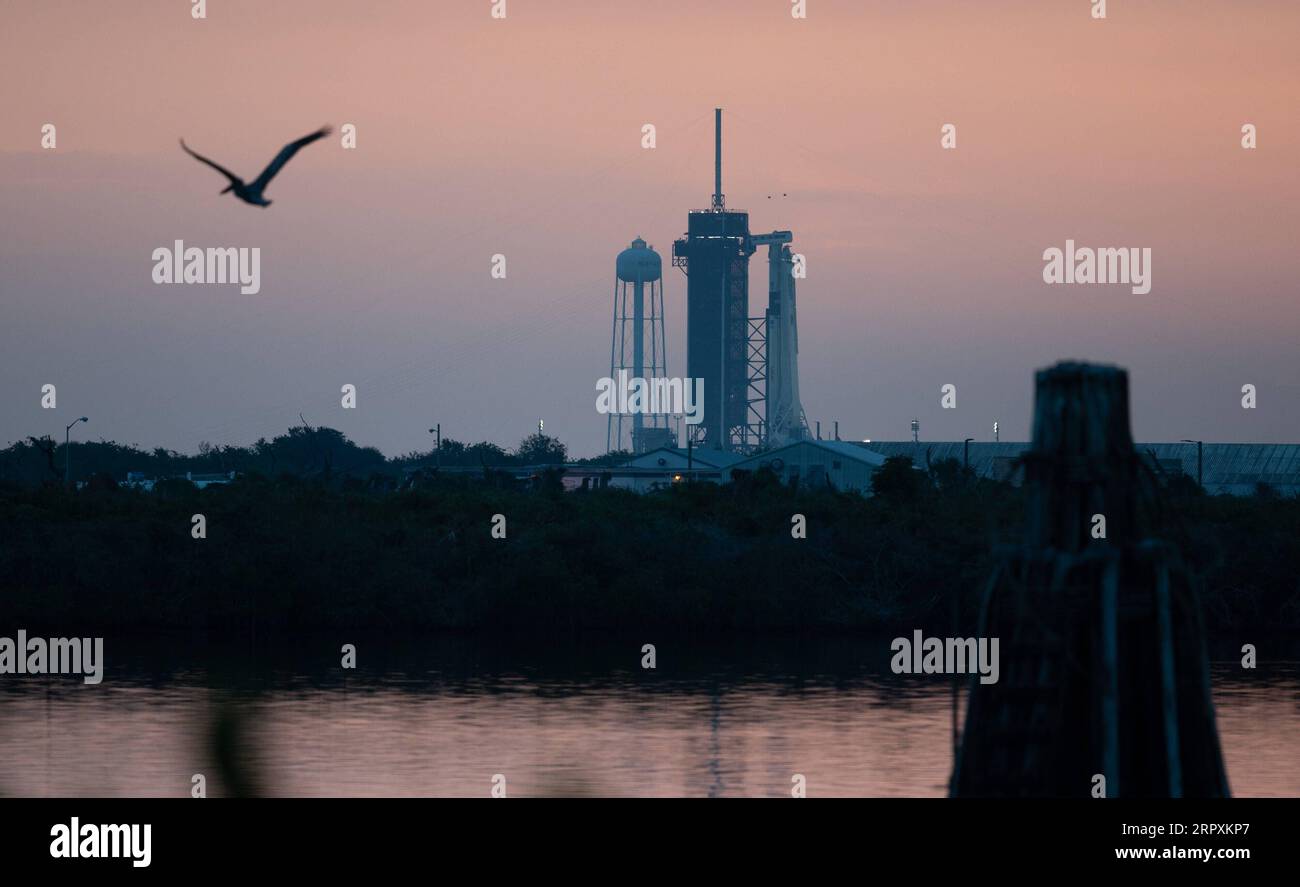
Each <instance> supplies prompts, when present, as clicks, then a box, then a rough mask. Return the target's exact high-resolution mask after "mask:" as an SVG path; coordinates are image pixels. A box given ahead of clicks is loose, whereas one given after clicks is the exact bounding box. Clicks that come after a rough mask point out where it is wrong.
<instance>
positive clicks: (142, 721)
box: [0, 637, 1300, 797]
mask: <svg viewBox="0 0 1300 887" xmlns="http://www.w3.org/2000/svg"><path fill="white" fill-rule="evenodd" d="M345 641H351V642H353V643H356V645H357V648H358V654H359V666H360V667H359V669H358V671H357V672H349V673H348V676H347V678H346V679H344V678H343V677H342V674H343V672H342V671H341V670H340V669H339V668H338V667H337V666H338V663H339V654H338V653H337V651H338V649H339V646H340V644H341V643H343V642H345ZM640 644H641V641H639V640H629V641H626V642H613V641H602V642H600V643H599V644H595V645H593V644H591V643H589V642H587V641H583V640H575V639H567V638H566V639H563V640H562V641H557V643H555V644H541V645H539V644H536V643H533V644H526V643H522V644H521V643H515V642H510V641H501V640H492V641H489V640H485V639H477V640H465V639H448V638H436V639H432V640H430V639H423V640H420V641H418V642H414V641H407V642H399V643H394V642H393V641H391V640H389V639H374V640H365V639H347V638H339V639H333V638H324V639H312V640H302V639H298V640H295V641H294V642H292V643H268V642H267V641H265V640H263V641H261V642H260V644H259V646H258V647H257V650H256V653H253V652H250V650H251V649H252V646H251V643H249V644H245V645H244V648H243V649H233V650H232V649H230V648H229V647H217V646H211V645H207V644H202V643H198V642H180V641H173V642H168V643H163V644H158V643H149V644H143V643H141V642H139V641H128V640H115V639H113V638H111V637H110V638H108V639H106V652H107V657H106V658H107V659H108V660H109V669H108V674H107V676H106V678H105V681H104V683H103V684H101V685H100V686H98V687H86V686H83V685H81V684H80V683H79V682H74V681H73V680H72V679H70V678H58V679H47V678H44V677H38V678H32V677H23V678H19V677H15V676H4V677H0V748H2V749H3V750H4V753H3V755H2V756H0V793H3V794H6V795H62V796H75V795H108V796H112V795H185V794H188V792H189V790H190V778H191V775H192V774H194V773H203V774H205V776H206V777H207V780H208V793H209V795H210V796H217V795H220V794H222V793H224V791H225V789H226V785H227V782H228V780H227V779H226V777H225V776H224V775H223V774H225V773H226V772H227V771H225V770H223V769H222V767H221V766H220V765H219V764H218V763H217V761H218V758H219V757H221V756H220V755H218V754H217V753H215V752H214V750H213V744H212V742H211V736H212V735H213V734H214V732H219V731H215V730H214V729H213V725H214V724H216V723H224V724H226V725H228V726H229V725H231V724H233V725H234V728H235V729H234V730H233V732H234V735H237V736H238V737H239V739H238V740H237V741H236V743H235V748H237V751H236V752H235V753H234V755H233V758H234V760H235V767H236V769H237V771H238V772H239V773H241V774H244V775H245V776H246V777H251V778H253V779H255V780H256V784H257V785H259V786H260V790H261V791H262V792H264V793H267V794H272V795H293V796H300V795H465V796H480V797H482V796H486V795H487V794H488V793H489V789H490V787H491V779H492V777H493V774H498V773H500V774H503V775H504V776H505V778H506V785H507V790H508V793H509V794H510V795H514V796H523V795H531V794H551V795H554V794H583V793H588V794H602V795H694V796H709V795H713V796H723V795H745V796H752V795H773V796H776V795H781V796H788V795H789V792H790V786H791V776H792V774H795V773H801V774H803V775H804V776H805V777H806V778H807V783H808V794H809V796H833V795H874V796H941V795H943V794H944V793H945V791H946V782H947V778H948V773H949V768H950V766H951V763H952V746H951V742H952V733H951V730H952V720H951V718H952V696H951V692H952V691H951V686H950V684H948V683H947V682H945V681H942V680H939V679H934V678H929V679H911V678H903V677H900V676H895V675H893V674H891V673H890V672H889V671H888V668H887V663H888V658H887V657H888V638H883V639H879V640H874V639H873V640H867V641H864V640H862V639H854V640H846V639H837V640H834V641H818V642H815V643H813V642H807V641H798V642H794V641H789V640H782V639H775V640H769V641H752V640H751V641H747V642H735V641H718V640H717V639H715V638H695V639H674V640H666V639H661V640H660V642H659V643H658V645H657V648H658V649H657V653H658V666H659V667H658V668H657V669H656V670H655V671H653V672H648V671H643V670H642V669H641V668H640V667H639V661H640V655H641V654H640ZM127 651H129V653H128V652H127ZM196 663H203V664H204V667H202V668H197V667H195V664H196ZM1214 697H1215V701H1216V704H1217V706H1218V718H1219V729H1220V733H1221V736H1222V740H1223V745H1224V750H1225V756H1226V759H1227V766H1228V775H1229V778H1230V780H1231V783H1232V789H1233V793H1234V794H1236V795H1238V796H1290V797H1295V796H1300V754H1297V742H1300V740H1298V739H1297V737H1300V663H1296V662H1294V661H1293V662H1289V663H1286V664H1283V665H1281V666H1273V667H1271V668H1270V670H1269V671H1267V672H1261V673H1259V674H1258V675H1256V676H1254V677H1251V678H1249V679H1247V678H1243V676H1242V672H1241V671H1240V669H1238V668H1236V667H1235V663H1233V662H1230V661H1229V662H1221V663H1216V665H1215V668H1214ZM963 710H964V707H963ZM232 719H233V720H232Z"/></svg>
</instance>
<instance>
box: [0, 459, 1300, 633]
mask: <svg viewBox="0 0 1300 887" xmlns="http://www.w3.org/2000/svg"><path fill="white" fill-rule="evenodd" d="M489 479H490V478H489ZM550 480H551V481H552V482H551V483H545V484H540V485H536V484H535V485H532V486H531V487H530V488H529V489H523V488H520V487H518V486H516V485H515V484H514V483H513V481H511V480H509V479H507V478H497V479H496V482H485V480H484V479H483V478H482V477H473V476H464V475H447V474H446V473H442V474H433V473H429V474H423V473H422V474H420V475H417V476H416V478H415V481H414V483H413V484H411V485H410V487H409V488H408V489H407V490H406V491H405V492H399V493H393V492H383V491H380V490H378V489H376V488H375V487H374V486H373V485H372V484H370V483H368V482H367V480H365V479H364V478H363V477H360V476H342V477H340V476H339V475H337V474H335V475H330V476H328V477H326V476H319V475H318V476H316V477H312V478H303V477H298V476H295V475H292V474H288V473H283V472H282V473H280V474H278V475H277V476H275V477H271V476H268V475H267V474H264V473H261V472H251V471H250V472H248V473H247V474H245V475H244V476H243V477H241V478H240V479H239V480H237V481H236V482H235V483H233V484H231V485H229V486H224V487H212V488H208V489H205V490H198V489H195V488H194V487H193V486H192V485H190V484H186V483H183V482H177V483H172V484H168V485H164V486H163V487H161V488H159V489H156V490H155V492H153V493H143V492H140V491H136V490H131V489H122V488H118V487H115V486H108V485H106V486H103V487H93V486H92V487H88V488H85V489H82V490H80V491H78V492H75V493H73V492H70V491H68V490H66V489H63V488H62V487H60V486H59V485H56V484H51V485H46V486H40V487H34V488H33V487H21V486H16V485H8V486H0V600H3V601H4V610H5V623H6V624H9V625H11V626H22V627H25V628H28V629H30V630H38V629H48V630H57V631H60V632H70V631H74V630H77V629H78V628H79V627H82V626H87V627H118V628H120V629H122V630H140V629H152V628H192V629H215V630H221V631H235V632H240V631H248V632H250V633H256V632H259V631H265V630H277V629H282V630H294V629H318V628H340V629H348V628H352V629H361V628H369V629H384V630H405V629H431V628H437V629H498V628H517V629H525V630H528V631H533V632H536V631H567V630H574V629H636V630H641V629H648V628H655V627H662V628H668V629H687V630H703V631H712V630H728V629H731V630H781V631H797V632H802V633H819V632H826V631H839V630H857V629H868V628H870V629H875V628H886V627H888V628H891V629H907V630H911V629H913V628H923V629H927V630H932V631H935V632H940V630H942V632H941V633H943V634H947V633H948V631H947V629H948V628H949V627H950V626H951V625H952V620H953V618H954V615H953V614H954V607H955V611H956V614H957V617H956V618H957V619H958V620H959V623H960V625H961V629H960V630H961V631H964V632H970V631H973V627H974V619H975V616H976V613H977V609H978V602H979V598H980V594H981V592H982V590H983V587H984V583H985V581H986V579H987V577H988V575H989V572H990V570H991V568H992V565H993V560H992V558H993V551H994V548H995V546H996V545H998V544H999V543H1014V542H1018V541H1019V540H1020V539H1022V538H1023V525H1022V521H1023V514H1024V502H1023V493H1022V491H1021V490H1020V489H1018V488H1015V487H1012V486H1009V485H1005V484H998V483H994V482H991V481H987V480H976V479H975V478H973V477H971V476H970V475H969V474H967V473H964V472H963V471H962V469H961V468H960V466H959V465H957V464H956V463H951V462H945V463H938V464H936V465H934V466H931V467H930V470H928V471H926V472H921V471H915V470H913V469H912V467H911V466H910V464H908V463H907V460H891V461H890V462H889V463H887V465H886V467H885V468H884V469H882V470H881V471H880V472H878V473H877V475H876V485H875V492H876V495H875V496H873V497H870V498H864V497H861V496H858V495H855V494H846V493H839V492H836V491H834V490H828V489H825V488H823V489H797V488H795V489H792V488H790V487H787V486H785V485H782V484H781V483H779V482H778V480H777V479H776V478H775V477H774V476H772V475H771V474H770V473H766V472H760V473H758V474H756V475H751V476H743V477H740V478H738V479H737V481H736V482H734V483H731V484H727V485H723V486H717V485H713V484H679V485H675V486H673V487H672V488H670V489H667V490H663V491H659V492H655V493H651V494H645V495H638V494H634V493H630V492H626V491H620V490H616V489H605V490H590V491H578V492H571V493H563V492H560V485H559V483H558V480H556V478H555V476H554V475H552V476H551V478H550ZM1165 504H1166V506H1167V508H1166V511H1168V512H1169V513H1171V514H1174V515H1177V518H1178V524H1179V526H1178V527H1177V528H1176V532H1174V530H1172V529H1171V531H1170V533H1171V537H1172V538H1174V539H1175V541H1177V542H1178V544H1179V546H1180V548H1181V549H1182V550H1183V552H1184V555H1185V556H1186V557H1187V558H1188V559H1189V560H1191V561H1192V563H1193V565H1194V567H1195V568H1196V569H1197V570H1198V571H1199V572H1200V573H1201V575H1202V576H1203V577H1204V579H1205V588H1206V593H1205V610H1206V613H1207V616H1208V618H1207V624H1208V625H1209V627H1210V630H1211V633H1212V634H1220V635H1223V636H1228V635H1229V633H1231V632H1233V631H1236V630H1237V629H1239V628H1242V627H1246V626H1258V627H1265V628H1273V629H1285V628H1295V627H1297V626H1300V595H1298V585H1297V576H1296V569H1295V567H1296V564H1297V563H1300V500H1296V499H1277V498H1269V499H1265V498H1254V499H1247V498H1231V497H1208V496H1204V495H1201V494H1200V492H1199V491H1198V490H1195V489H1192V488H1188V487H1186V486H1184V487H1182V488H1177V489H1173V490H1170V491H1168V492H1167V501H1166V503H1165ZM198 514H201V515H203V517H204V521H205V525H206V538H199V539H196V538H194V537H193V534H192V528H193V526H194V523H193V516H194V515H198ZM496 515H500V516H501V519H503V520H504V525H503V526H504V532H505V538H504V539H501V538H494V536H493V533H492V528H493V526H494V525H501V519H495V520H494V516H496ZM794 515H803V516H804V519H805V520H806V526H807V533H806V538H803V539H796V538H794V537H793V534H792V528H793V527H794V523H792V518H793V516H794Z"/></svg>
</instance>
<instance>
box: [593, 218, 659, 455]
mask: <svg viewBox="0 0 1300 887" xmlns="http://www.w3.org/2000/svg"><path fill="white" fill-rule="evenodd" d="M647 297H648V298H647ZM609 355H610V356H609V375H610V378H611V379H613V380H614V386H615V391H616V392H617V391H618V390H620V389H623V388H625V387H626V386H630V385H631V384H632V382H633V380H635V379H644V380H647V383H648V381H649V380H650V379H653V378H655V377H663V376H666V375H667V373H668V367H667V363H668V359H667V356H666V354H665V350H664V286H663V261H662V260H661V259H660V258H659V254H658V253H657V252H655V251H654V250H653V249H651V248H650V247H648V246H646V242H645V241H644V240H642V239H641V238H640V237H638V238H637V239H636V240H633V241H632V245H631V246H629V247H628V248H627V249H625V250H623V251H622V252H621V253H619V254H618V259H617V260H616V261H615V263H614V334H613V341H612V342H611V343H610V352H609ZM620 399H621V398H620ZM674 442H675V441H674V440H673V434H672V431H671V430H670V429H669V427H668V416H667V415H664V414H659V415H654V414H647V413H643V412H633V413H623V412H611V413H610V414H609V416H608V424H607V427H606V431H605V448H606V450H609V451H613V450H630V451H632V452H633V453H638V454H639V453H644V452H647V451H648V450H653V449H655V448H656V447H661V446H666V445H669V444H672V443H674Z"/></svg>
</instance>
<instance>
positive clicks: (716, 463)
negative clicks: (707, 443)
mask: <svg viewBox="0 0 1300 887" xmlns="http://www.w3.org/2000/svg"><path fill="white" fill-rule="evenodd" d="M743 459H744V457H743V456H741V455H739V454H737V453H726V452H723V451H722V450H711V449H698V450H697V449H694V448H692V449H690V450H686V449H683V448H681V447H659V448H658V449H654V450H650V451H649V452H646V453H642V454H641V455H639V456H636V457H635V458H633V459H629V460H628V461H627V462H624V463H623V464H622V465H620V466H619V467H617V468H613V469H609V485H610V486H611V487H622V488H623V489H628V490H635V491H637V492H638V493H645V492H648V491H650V490H653V489H657V488H660V487H664V486H668V485H670V484H674V483H679V482H681V481H683V480H686V479H690V480H697V481H707V482H709V483H715V484H716V483H726V482H727V480H729V479H730V475H731V472H730V469H731V467H732V466H734V465H736V464H737V463H739V462H740V461H742V460H743Z"/></svg>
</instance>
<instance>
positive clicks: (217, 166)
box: [181, 139, 244, 185]
mask: <svg viewBox="0 0 1300 887" xmlns="http://www.w3.org/2000/svg"><path fill="white" fill-rule="evenodd" d="M181 148H182V149H183V150H184V151H185V153H186V154H188V155H190V156H191V157H193V158H194V159H195V160H198V161H200V162H202V163H206V164H207V165H208V166H210V167H212V168H213V169H215V170H216V171H217V172H219V173H221V174H222V175H223V176H225V177H226V178H228V179H230V183H231V184H232V185H242V184H244V180H243V179H241V178H240V177H239V176H237V175H235V174H234V173H233V172H231V171H230V170H228V169H226V168H225V167H224V166H222V165H221V164H219V163H214V162H212V161H211V160H209V159H208V158H206V157H204V156H203V155H202V154H196V153H194V152H193V151H191V150H190V146H189V145H187V144H185V140H184V139H181Z"/></svg>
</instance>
